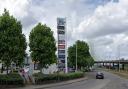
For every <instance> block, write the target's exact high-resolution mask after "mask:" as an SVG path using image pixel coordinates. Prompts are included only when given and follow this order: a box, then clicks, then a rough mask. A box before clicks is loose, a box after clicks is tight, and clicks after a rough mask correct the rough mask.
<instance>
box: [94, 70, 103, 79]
mask: <svg viewBox="0 0 128 89" xmlns="http://www.w3.org/2000/svg"><path fill="white" fill-rule="evenodd" d="M96 79H104V74H103V73H102V72H97V74H96Z"/></svg>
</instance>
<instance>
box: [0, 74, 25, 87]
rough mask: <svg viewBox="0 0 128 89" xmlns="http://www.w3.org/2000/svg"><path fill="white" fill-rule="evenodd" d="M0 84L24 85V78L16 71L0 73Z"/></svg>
mask: <svg viewBox="0 0 128 89" xmlns="http://www.w3.org/2000/svg"><path fill="white" fill-rule="evenodd" d="M0 85H24V80H23V79H22V78H21V76H20V75H19V74H17V73H15V74H14V73H13V74H8V75H6V74H0Z"/></svg>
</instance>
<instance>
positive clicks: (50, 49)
mask: <svg viewBox="0 0 128 89" xmlns="http://www.w3.org/2000/svg"><path fill="white" fill-rule="evenodd" d="M29 41H30V43H29V46H30V51H31V57H32V60H33V61H35V62H39V65H40V71H41V73H42V68H47V67H48V66H49V65H50V64H52V63H55V62H56V55H55V52H56V43H55V39H54V37H53V32H52V31H51V29H50V28H49V27H47V26H46V25H42V24H41V23H38V25H36V26H35V27H34V28H33V29H32V31H31V32H30V36H29Z"/></svg>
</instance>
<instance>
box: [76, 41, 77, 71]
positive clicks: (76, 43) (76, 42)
mask: <svg viewBox="0 0 128 89" xmlns="http://www.w3.org/2000/svg"><path fill="white" fill-rule="evenodd" d="M76 72H77V42H76Z"/></svg>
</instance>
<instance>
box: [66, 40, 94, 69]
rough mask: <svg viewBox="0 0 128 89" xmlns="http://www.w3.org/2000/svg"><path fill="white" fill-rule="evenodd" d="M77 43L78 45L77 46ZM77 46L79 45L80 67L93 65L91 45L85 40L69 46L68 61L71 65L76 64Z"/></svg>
mask: <svg viewBox="0 0 128 89" xmlns="http://www.w3.org/2000/svg"><path fill="white" fill-rule="evenodd" d="M76 45H77V46H76ZM76 47H77V64H78V68H80V69H81V67H91V66H92V65H93V64H94V60H93V58H92V57H91V55H90V53H89V46H88V44H87V43H86V42H84V41H80V40H78V41H76V43H75V44H74V45H73V46H70V47H69V48H68V63H69V65H70V66H71V67H75V65H76Z"/></svg>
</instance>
